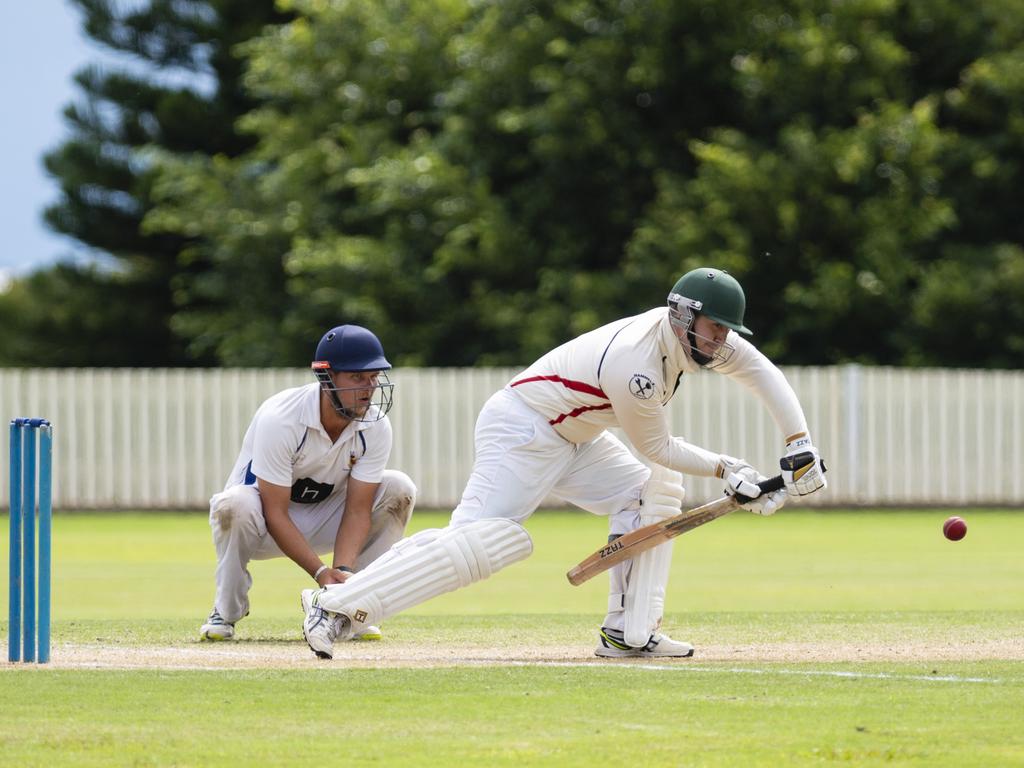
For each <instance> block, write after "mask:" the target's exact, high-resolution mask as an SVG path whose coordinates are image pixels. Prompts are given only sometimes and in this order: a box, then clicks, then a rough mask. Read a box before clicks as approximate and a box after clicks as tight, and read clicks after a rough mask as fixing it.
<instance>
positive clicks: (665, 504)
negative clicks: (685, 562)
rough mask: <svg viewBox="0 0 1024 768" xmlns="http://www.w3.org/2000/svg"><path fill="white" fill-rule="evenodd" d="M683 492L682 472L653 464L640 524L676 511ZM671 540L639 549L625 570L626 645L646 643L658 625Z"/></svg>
mask: <svg viewBox="0 0 1024 768" xmlns="http://www.w3.org/2000/svg"><path fill="white" fill-rule="evenodd" d="M683 494H684V491H683V476H682V475H681V474H679V473H678V472H674V471H673V470H671V469H665V468H664V467H661V466H657V465H655V466H654V467H653V468H652V470H651V477H650V479H649V480H648V481H647V486H646V487H645V488H644V493H643V496H642V499H643V503H642V505H641V507H640V525H649V524H650V523H654V522H657V521H659V520H664V519H665V518H668V517H672V516H674V515H678V514H679V510H680V508H681V506H682V502H683ZM672 544H673V540H671V539H670V540H669V541H666V542H665V543H664V544H659V545H658V546H657V547H654V549H649V550H647V551H646V552H641V553H640V554H639V555H637V556H636V557H634V558H633V562H632V567H631V568H629V570H628V571H627V573H626V589H625V595H624V597H623V607H624V609H625V616H624V620H625V625H624V627H623V633H622V634H623V640H624V641H625V643H626V644H627V645H631V646H634V647H642V646H644V645H646V644H647V641H648V640H649V639H650V636H651V634H652V633H654V632H655V631H656V630H657V629H658V627H659V626H660V625H661V617H662V615H663V614H664V613H665V587H666V585H667V584H668V572H669V569H670V568H671V566H672Z"/></svg>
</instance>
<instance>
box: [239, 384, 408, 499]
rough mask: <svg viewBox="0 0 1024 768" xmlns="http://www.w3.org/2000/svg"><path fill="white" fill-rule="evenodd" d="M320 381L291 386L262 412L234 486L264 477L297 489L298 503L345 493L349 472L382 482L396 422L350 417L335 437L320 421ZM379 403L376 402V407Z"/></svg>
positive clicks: (252, 429) (244, 450) (256, 418)
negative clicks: (392, 424)
mask: <svg viewBox="0 0 1024 768" xmlns="http://www.w3.org/2000/svg"><path fill="white" fill-rule="evenodd" d="M320 391H321V390H320V384H319V383H318V382H313V383H312V384H306V385H305V386H302V387H295V388H293V389H286V390H284V391H283V392H278V393H277V394H276V395H273V396H272V397H270V398H268V399H267V400H265V401H264V402H263V404H262V405H261V406H260V407H259V409H258V410H257V411H256V414H255V415H254V416H253V418H252V422H251V423H250V424H249V428H248V429H247V430H246V433H245V437H244V438H243V440H242V450H241V452H240V453H239V454H238V459H237V460H236V461H235V466H234V468H233V469H232V470H231V474H230V476H229V477H228V481H227V483H226V485H225V486H224V488H225V490H227V489H228V488H230V487H232V486H235V485H240V484H243V483H244V484H246V485H253V484H255V482H256V478H257V477H259V478H262V479H263V480H265V481H267V482H268V483H273V484H274V485H283V486H287V487H290V488H291V489H292V495H291V501H292V504H293V505H294V504H320V503H323V502H324V501H327V500H329V499H332V498H334V497H336V496H338V495H339V494H342V495H344V494H345V492H346V490H347V487H348V479H349V477H354V478H355V479H356V480H361V481H363V482H366V483H379V482H380V481H381V479H382V477H383V475H384V469H385V467H386V465H387V462H388V458H389V456H390V455H391V439H392V438H391V422H390V421H389V420H388V417H387V416H385V417H383V418H382V419H380V420H379V421H373V422H364V421H353V422H350V423H349V425H348V426H347V427H345V430H344V431H343V432H342V433H341V435H340V436H339V437H338V439H337V441H335V442H333V443H332V442H331V438H330V437H329V436H328V434H327V431H326V430H325V429H324V428H323V425H322V424H321V423H320ZM371 407H374V408H375V407H376V406H371Z"/></svg>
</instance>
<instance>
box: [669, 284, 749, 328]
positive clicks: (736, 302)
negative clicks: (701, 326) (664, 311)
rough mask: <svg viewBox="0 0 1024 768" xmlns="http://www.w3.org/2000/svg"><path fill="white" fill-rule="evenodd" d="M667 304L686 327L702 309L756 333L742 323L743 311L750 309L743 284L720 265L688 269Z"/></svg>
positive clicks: (716, 318)
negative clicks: (717, 267)
mask: <svg viewBox="0 0 1024 768" xmlns="http://www.w3.org/2000/svg"><path fill="white" fill-rule="evenodd" d="M668 306H669V310H670V312H671V313H672V317H673V322H674V323H675V324H677V325H679V324H683V323H685V324H684V325H683V327H684V328H685V329H686V330H689V328H690V326H691V325H692V323H693V313H695V312H699V313H700V314H702V315H704V316H706V317H709V318H711V319H712V320H714V321H715V322H716V323H721V324H722V325H724V326H725V327H726V328H730V329H732V330H734V331H737V332H739V333H745V334H747V335H748V336H749V335H752V334H753V331H751V330H750V329H749V328H747V326H745V325H744V324H743V313H744V312H746V309H747V297H746V296H745V295H744V293H743V288H742V287H741V286H740V284H739V283H738V282H736V278H735V277H733V276H732V275H730V274H729V273H728V272H725V271H723V270H721V269H711V268H710V267H700V268H699V269H692V270H690V271H689V272H687V273H686V274H685V275H683V276H682V277H680V278H679V280H677V281H676V284H675V285H674V286H673V287H672V292H671V293H670V294H669V295H668ZM687 310H688V311H687Z"/></svg>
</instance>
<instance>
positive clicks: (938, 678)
mask: <svg viewBox="0 0 1024 768" xmlns="http://www.w3.org/2000/svg"><path fill="white" fill-rule="evenodd" d="M509 663H510V665H511V666H541V667H570V668H580V669H583V668H589V669H593V668H594V667H599V668H601V669H609V668H619V669H644V670H651V671H656V672H728V673H730V674H734V675H806V676H811V677H840V678H851V679H857V680H923V681H927V682H935V683H995V684H999V683H1002V682H1003V680H1002V679H1001V678H998V677H958V676H956V675H893V674H890V673H888V672H847V671H844V670H824V669H813V670H801V669H750V668H746V667H697V666H691V665H689V664H685V662H684V664H683V665H678V666H677V665H667V664H629V663H626V664H622V665H619V664H602V663H600V662H597V663H589V664H581V663H577V662H558V661H541V662H529V661H525V662H509Z"/></svg>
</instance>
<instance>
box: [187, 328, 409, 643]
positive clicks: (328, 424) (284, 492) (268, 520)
mask: <svg viewBox="0 0 1024 768" xmlns="http://www.w3.org/2000/svg"><path fill="white" fill-rule="evenodd" d="M312 367H313V373H314V375H315V376H316V379H317V381H316V382H314V383H310V384H307V385H306V386H303V387H296V388H294V389H286V390H284V391H283V392H279V393H278V394H276V395H273V396H272V397H270V398H269V399H268V400H266V401H265V402H264V403H263V405H261V406H260V408H259V410H257V411H256V415H255V416H253V419H252V422H251V423H250V425H249V429H248V430H247V431H246V433H245V438H244V439H243V441H242V449H241V452H240V453H239V455H238V459H237V461H236V462H235V466H234V469H233V470H232V471H231V475H230V477H229V478H228V482H227V484H226V486H225V488H224V490H223V491H221V492H220V493H218V494H215V495H214V497H213V498H212V499H210V526H211V528H212V529H213V543H214V546H215V547H216V550H217V574H216V579H217V593H216V597H215V598H214V605H213V610H212V611H211V612H210V615H209V617H208V618H207V619H206V622H205V623H204V624H203V625H202V627H201V628H200V635H201V637H202V638H203V639H205V640H228V639H231V638H232V637H234V634H235V623H236V622H237V621H238V620H239V619H241V618H242V617H244V616H245V615H247V614H248V613H249V588H250V587H251V586H252V578H251V577H250V575H249V571H248V567H247V566H248V564H249V561H250V560H263V559H267V558H272V557H284V556H287V557H289V558H291V559H292V560H293V561H294V562H295V563H296V565H298V566H299V567H300V568H302V569H303V570H304V571H305V572H306V573H308V574H309V576H310V577H312V578H313V579H314V580H315V581H316V582H317V584H318V585H320V586H323V585H325V584H333V583H339V582H341V581H344V579H345V578H346V576H347V575H348V574H349V573H352V572H355V571H359V570H360V569H361V568H364V567H365V566H367V565H368V564H369V563H371V562H373V561H374V560H375V559H377V558H378V557H379V556H380V555H382V554H383V553H384V552H387V551H388V550H389V549H390V548H391V546H392V545H393V544H394V543H395V542H397V541H399V540H400V539H401V538H402V536H403V535H404V534H405V527H406V524H407V523H408V522H409V517H410V516H411V515H412V509H413V504H414V503H415V499H416V486H414V485H413V483H412V480H410V479H409V478H408V476H406V475H405V474H403V473H402V472H398V471H395V470H387V469H385V468H384V467H385V465H386V464H387V461H388V457H389V456H390V454H391V424H390V422H389V421H388V418H387V415H386V414H387V412H388V410H389V409H390V408H391V401H392V400H391V392H392V384H391V383H390V382H389V381H388V377H387V373H386V372H385V371H387V370H388V369H389V368H391V365H390V363H388V361H387V359H385V357H384V349H383V347H382V346H381V344H380V341H379V340H378V339H377V337H376V336H375V335H374V334H373V333H372V332H370V331H369V330H367V329H366V328H361V327H359V326H356V325H343V326H338V327H337V328H332V329H331V330H329V331H328V332H327V333H325V334H324V336H323V338H322V339H321V340H320V343H319V344H318V345H317V348H316V358H315V360H314V362H313V366H312ZM325 553H330V554H331V556H332V559H331V560H329V561H328V563H330V565H328V564H327V563H324V562H322V561H321V560H320V555H321V554H325ZM359 634H360V636H362V637H364V638H367V639H374V638H376V637H379V634H380V630H379V629H378V628H377V627H371V626H363V627H361V628H360V630H359Z"/></svg>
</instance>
